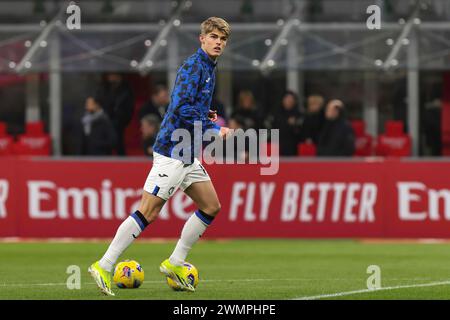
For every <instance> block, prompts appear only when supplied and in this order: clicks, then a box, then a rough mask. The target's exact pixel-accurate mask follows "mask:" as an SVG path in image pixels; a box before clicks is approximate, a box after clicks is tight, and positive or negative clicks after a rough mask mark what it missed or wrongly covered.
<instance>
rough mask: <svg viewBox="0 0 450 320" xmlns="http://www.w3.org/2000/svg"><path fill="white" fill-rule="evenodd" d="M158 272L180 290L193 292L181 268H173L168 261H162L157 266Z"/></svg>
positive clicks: (193, 289)
mask: <svg viewBox="0 0 450 320" xmlns="http://www.w3.org/2000/svg"><path fill="white" fill-rule="evenodd" d="M159 271H161V273H162V274H164V275H165V276H166V277H169V278H170V279H172V280H173V281H174V282H175V283H176V284H177V285H178V286H179V287H180V288H181V289H182V290H186V291H191V292H194V291H195V288H194V286H193V285H192V284H191V283H189V280H188V279H187V278H186V276H185V272H184V269H183V266H175V265H173V264H171V263H170V261H169V259H166V260H164V261H163V262H162V263H161V265H160V266H159Z"/></svg>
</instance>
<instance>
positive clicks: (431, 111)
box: [424, 99, 442, 156]
mask: <svg viewBox="0 0 450 320" xmlns="http://www.w3.org/2000/svg"><path fill="white" fill-rule="evenodd" d="M441 112H442V102H441V100H440V99H434V100H433V101H430V102H428V103H426V104H425V112H424V131H425V141H426V144H427V146H429V147H430V149H431V155H432V156H440V155H442V136H441V119H442V116H441Z"/></svg>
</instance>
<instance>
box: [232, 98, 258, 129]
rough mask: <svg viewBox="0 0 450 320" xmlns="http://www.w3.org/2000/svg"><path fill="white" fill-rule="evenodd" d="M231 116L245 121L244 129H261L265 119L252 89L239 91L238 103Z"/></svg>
mask: <svg viewBox="0 0 450 320" xmlns="http://www.w3.org/2000/svg"><path fill="white" fill-rule="evenodd" d="M231 118H234V119H236V118H239V119H241V120H242V122H243V125H244V127H243V129H244V130H247V129H250V128H252V129H260V128H262V125H263V121H262V116H261V112H260V109H259V108H258V107H257V105H256V101H255V96H254V95H253V93H252V92H251V91H250V90H242V91H241V92H239V97H238V105H237V108H236V110H235V111H234V112H233V113H232V114H231Z"/></svg>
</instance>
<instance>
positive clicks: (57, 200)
mask: <svg viewBox="0 0 450 320" xmlns="http://www.w3.org/2000/svg"><path fill="white" fill-rule="evenodd" d="M206 167H207V170H208V172H209V174H210V176H211V178H212V179H213V182H214V184H215V187H216V190H217V193H218V195H219V198H220V200H221V204H222V210H221V213H220V214H219V216H218V217H217V219H216V220H215V221H214V223H213V225H212V226H211V227H210V228H209V229H208V231H207V232H206V234H205V237H209V238H222V237H224V238H226V237H228V238H231V237H298V238H339V237H344V238H358V237H376V238H382V237H389V238H402V237H404V238H416V237H421V238H450V189H449V186H450V161H448V160H445V161H408V160H398V159H397V160H389V159H387V160H376V161H365V160H351V161H331V160H327V161H314V162H313V161H312V160H306V161H305V160H303V161H300V160H298V161H292V160H289V161H281V163H280V168H279V172H278V174H277V175H273V176H263V175H260V170H259V169H260V166H259V165H211V166H206ZM150 168H151V161H149V160H146V159H142V160H135V159H133V160H117V159H114V160H113V161H111V160H97V159H89V160H85V159H59V160H58V159H51V158H34V159H32V158H21V157H11V158H9V157H6V158H2V159H0V237H25V238H27V237H32V238H35V237H36V238H53V237H75V238H90V237H95V238H102V237H104V238H111V237H112V236H113V235H114V233H115V231H116V228H117V226H118V225H119V224H120V222H121V221H122V220H123V219H124V218H126V217H127V215H128V214H129V213H130V212H133V211H134V210H136V208H137V206H138V205H139V200H140V196H141V193H142V186H143V183H144V181H145V178H146V177H147V174H148V171H149V169H150ZM194 210H195V206H194V205H193V203H192V200H190V198H188V197H187V196H186V195H184V193H182V192H176V193H175V194H174V195H173V197H172V198H171V200H170V201H169V202H168V203H167V204H166V206H165V207H164V209H163V211H162V212H161V214H160V219H158V220H157V221H156V222H155V223H154V224H153V225H151V226H150V227H149V228H148V229H147V230H146V232H144V233H143V235H142V236H143V237H149V238H151V237H153V238H155V237H157V238H159V237H170V238H174V237H178V235H179V232H180V230H181V228H182V225H183V223H184V220H185V219H187V218H188V217H189V216H190V214H191V213H192V212H193V211H194Z"/></svg>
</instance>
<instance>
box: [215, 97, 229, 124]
mask: <svg viewBox="0 0 450 320" xmlns="http://www.w3.org/2000/svg"><path fill="white" fill-rule="evenodd" d="M211 109H212V110H216V111H217V116H218V117H220V118H222V119H223V120H225V121H227V119H228V117H227V114H226V112H225V105H224V104H223V103H222V102H221V101H220V100H219V99H217V97H216V95H215V94H214V95H213V98H212V101H211Z"/></svg>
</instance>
